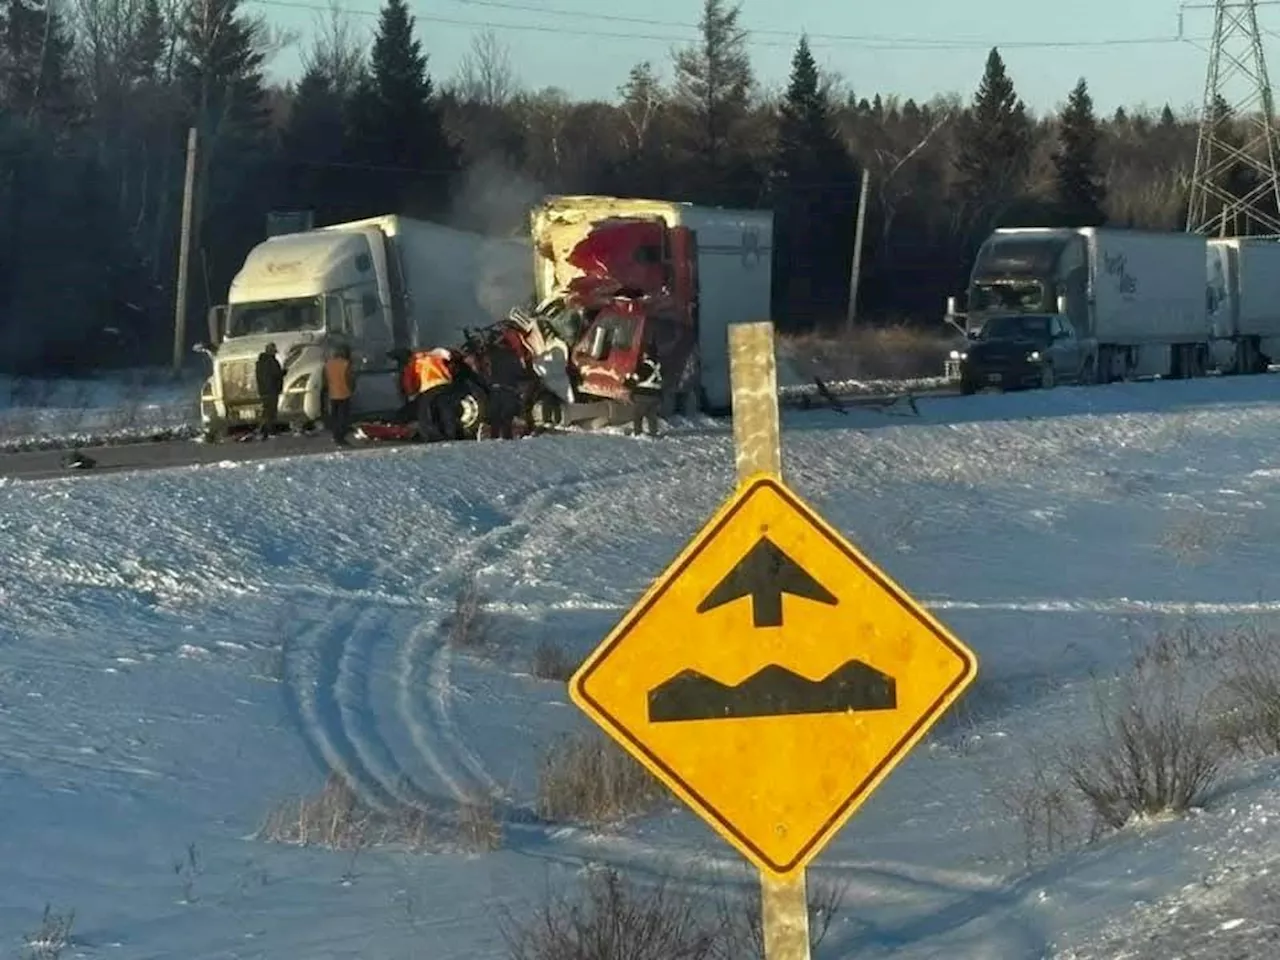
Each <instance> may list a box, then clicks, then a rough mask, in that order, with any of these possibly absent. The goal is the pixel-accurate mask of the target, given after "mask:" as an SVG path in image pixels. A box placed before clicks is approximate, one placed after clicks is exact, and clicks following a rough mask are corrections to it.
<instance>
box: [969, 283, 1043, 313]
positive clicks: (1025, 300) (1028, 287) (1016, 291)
mask: <svg viewBox="0 0 1280 960" xmlns="http://www.w3.org/2000/svg"><path fill="white" fill-rule="evenodd" d="M969 300H970V309H971V310H1038V309H1040V307H1041V306H1042V305H1043V304H1044V284H1042V283H1041V282H1040V281H1039V280H1012V281H1004V282H999V283H995V282H992V283H976V284H974V286H973V293H972V294H971V295H970V298H969Z"/></svg>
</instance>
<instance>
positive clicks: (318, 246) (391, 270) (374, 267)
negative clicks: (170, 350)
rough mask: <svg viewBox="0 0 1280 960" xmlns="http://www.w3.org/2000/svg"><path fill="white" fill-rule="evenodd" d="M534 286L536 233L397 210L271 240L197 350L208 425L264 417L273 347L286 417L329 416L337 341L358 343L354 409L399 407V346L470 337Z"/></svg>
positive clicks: (244, 270) (252, 255)
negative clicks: (467, 333) (264, 369)
mask: <svg viewBox="0 0 1280 960" xmlns="http://www.w3.org/2000/svg"><path fill="white" fill-rule="evenodd" d="M532 290H533V257H532V250H531V245H530V243H529V241H528V240H527V239H520V240H513V239H502V238H493V237H484V236H480V235H478V234H474V233H468V232H466V231H462V230H455V229H452V228H450V227H446V226H442V225H440V224H436V223H430V222H427V221H422V220H414V219H411V218H409V217H403V216H397V215H387V216H380V217H372V218H369V219H366V220H356V221H352V222H349V223H339V224H334V225H332V226H327V227H322V228H319V229H315V230H308V231H306V232H303V233H290V234H283V235H279V236H275V237H271V238H270V239H267V240H264V241H263V242H262V243H259V244H258V245H257V246H255V247H254V248H253V249H252V250H250V251H249V254H248V256H246V258H245V261H244V264H243V266H241V268H240V270H239V272H238V273H237V274H236V275H235V278H234V279H233V280H232V282H231V288H230V291H229V292H228V295H227V303H226V305H225V306H218V307H214V308H213V309H212V310H210V313H209V336H210V339H209V342H208V343H204V344H200V345H198V346H197V348H196V349H197V350H200V351H201V352H204V353H206V354H208V356H209V358H210V360H211V362H212V366H213V370H212V373H211V375H210V376H209V378H208V379H207V380H206V381H205V383H204V385H203V387H202V389H201V393H200V417H201V421H202V424H203V426H204V429H205V433H206V435H207V436H209V437H210V438H214V437H217V436H219V435H221V434H222V433H223V432H225V430H226V429H227V428H228V427H234V426H236V425H243V424H252V423H255V422H256V421H257V420H258V418H259V416H260V415H261V406H260V399H259V397H258V390H257V384H256V382H255V376H254V365H255V363H256V361H257V358H258V355H259V354H260V353H261V352H262V349H263V348H264V347H265V346H266V344H268V343H275V345H276V347H277V349H278V351H279V354H280V359H281V362H282V364H283V366H284V368H285V386H284V394H283V395H282V396H281V398H280V421H281V422H282V423H288V424H290V425H294V426H305V425H310V424H313V423H315V422H316V421H319V420H320V419H321V418H322V416H323V411H324V409H325V405H326V397H325V385H324V373H323V370H324V362H325V360H326V358H327V357H328V355H329V352H330V350H331V348H332V347H333V346H334V345H335V344H337V343H344V344H347V345H348V346H349V347H350V348H351V353H352V362H353V366H354V368H355V371H356V376H357V390H356V396H355V398H354V400H353V410H352V413H353V415H354V416H357V417H368V416H383V415H389V414H390V413H391V412H393V411H395V410H396V408H397V407H399V406H400V403H401V399H400V394H399V391H398V381H397V365H396V362H395V361H394V359H392V356H391V354H392V351H394V350H398V349H407V350H414V349H419V348H430V347H434V346H440V345H452V344H454V343H457V342H460V341H461V340H462V338H463V335H464V334H463V331H464V329H466V328H477V327H483V326H486V325H488V324H491V323H494V322H495V321H497V320H499V319H501V318H502V317H503V316H505V314H506V312H507V311H508V310H509V309H510V308H511V306H512V305H513V304H515V303H519V302H522V301H527V300H528V298H529V295H530V291H532Z"/></svg>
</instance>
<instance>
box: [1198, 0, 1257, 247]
mask: <svg viewBox="0 0 1280 960" xmlns="http://www.w3.org/2000/svg"><path fill="white" fill-rule="evenodd" d="M1182 9H1183V10H1212V11H1213V40H1212V42H1211V44H1210V47H1209V67H1208V71H1207V74H1206V77H1205V85H1204V105H1203V107H1202V109H1201V115H1200V137H1199V140H1198V142H1197V144H1196V165H1195V172H1194V174H1193V175H1192V180H1191V194H1190V198H1189V204H1188V208H1187V226H1186V230H1187V232H1188V233H1202V234H1210V233H1217V234H1219V235H1221V236H1226V235H1227V234H1228V232H1232V233H1236V234H1239V235H1245V236H1248V235H1257V234H1273V235H1274V234H1280V144H1278V143H1277V138H1276V124H1275V106H1274V103H1273V102H1272V96H1271V81H1270V78H1269V77H1268V75H1267V61H1266V55H1265V54H1264V53H1263V49H1262V33H1261V31H1260V30H1259V28H1258V0H1216V2H1213V3H1197V4H1187V5H1184V6H1183V8H1182ZM1241 173H1245V174H1251V175H1252V176H1248V177H1240V176H1239V174H1241ZM1233 175H1234V176H1233ZM1233 179H1237V180H1240V181H1243V184H1244V186H1241V187H1239V188H1237V187H1236V185H1235V184H1233V183H1232V180H1233ZM1228 224H1230V225H1231V226H1230V227H1228Z"/></svg>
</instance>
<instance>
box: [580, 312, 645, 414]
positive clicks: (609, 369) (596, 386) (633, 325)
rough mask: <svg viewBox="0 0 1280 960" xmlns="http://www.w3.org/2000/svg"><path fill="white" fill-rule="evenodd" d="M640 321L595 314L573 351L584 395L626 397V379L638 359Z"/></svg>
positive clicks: (641, 332)
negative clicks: (593, 319)
mask: <svg viewBox="0 0 1280 960" xmlns="http://www.w3.org/2000/svg"><path fill="white" fill-rule="evenodd" d="M643 319H644V318H643V317H640V316H637V315H633V314H623V313H614V312H612V311H611V310H608V309H605V310H602V311H600V313H599V314H597V316H596V318H595V321H594V322H593V323H592V324H591V325H590V326H589V327H587V329H586V330H585V331H584V333H583V335H582V336H581V337H579V338H578V343H577V344H576V345H575V347H574V350H573V365H574V366H575V367H576V368H577V370H578V376H579V381H580V383H581V385H582V390H583V392H584V393H589V394H592V395H594V396H598V397H613V398H621V397H624V396H626V395H627V393H628V387H627V384H626V377H627V375H628V374H631V373H634V372H635V369H636V364H637V363H638V362H639V359H640V344H641V337H642V335H643V333H644V323H643Z"/></svg>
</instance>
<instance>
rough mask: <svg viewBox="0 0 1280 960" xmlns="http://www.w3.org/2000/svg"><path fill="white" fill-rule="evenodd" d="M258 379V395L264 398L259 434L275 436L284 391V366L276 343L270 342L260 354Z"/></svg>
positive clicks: (257, 368) (256, 371)
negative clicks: (278, 355) (281, 396)
mask: <svg viewBox="0 0 1280 960" xmlns="http://www.w3.org/2000/svg"><path fill="white" fill-rule="evenodd" d="M254 373H255V374H256V376H257V380H258V396H259V397H261V398H262V422H261V423H260V424H259V426H258V434H259V436H261V437H262V439H263V440H266V439H267V438H268V437H271V436H274V435H275V432H276V416H277V414H278V413H279V411H280V394H282V393H283V392H284V367H282V366H280V360H279V359H278V358H277V357H276V345H275V344H274V343H268V344H267V345H266V346H265V347H263V348H262V352H261V353H260V354H258V363H257V366H256V367H255V368H254Z"/></svg>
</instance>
